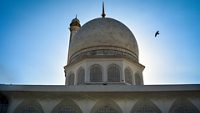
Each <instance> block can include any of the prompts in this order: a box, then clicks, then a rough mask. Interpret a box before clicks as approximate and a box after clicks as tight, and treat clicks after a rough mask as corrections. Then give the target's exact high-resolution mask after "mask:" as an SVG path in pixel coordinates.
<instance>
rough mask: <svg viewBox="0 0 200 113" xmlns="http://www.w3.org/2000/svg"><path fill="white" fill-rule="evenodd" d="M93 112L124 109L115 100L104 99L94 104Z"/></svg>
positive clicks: (109, 112) (116, 112)
mask: <svg viewBox="0 0 200 113" xmlns="http://www.w3.org/2000/svg"><path fill="white" fill-rule="evenodd" d="M91 113H122V110H121V108H120V107H119V105H118V104H117V103H116V102H114V101H113V100H111V99H102V100H100V101H98V102H97V103H96V104H95V105H94V107H93V108H92V110H91Z"/></svg>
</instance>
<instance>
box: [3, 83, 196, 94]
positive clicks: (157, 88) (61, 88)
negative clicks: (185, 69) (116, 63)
mask: <svg viewBox="0 0 200 113" xmlns="http://www.w3.org/2000/svg"><path fill="white" fill-rule="evenodd" d="M1 91H3V92H173V91H176V92H178V91H180V92H181V91H200V84H178V85H141V86H139V85H135V86H133V85H132V86H131V85H78V86H66V85H6V84H0V92H1Z"/></svg>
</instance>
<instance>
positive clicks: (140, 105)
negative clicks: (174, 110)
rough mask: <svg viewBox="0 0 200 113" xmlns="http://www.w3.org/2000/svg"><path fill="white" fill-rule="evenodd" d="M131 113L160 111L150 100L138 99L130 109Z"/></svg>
mask: <svg viewBox="0 0 200 113" xmlns="http://www.w3.org/2000/svg"><path fill="white" fill-rule="evenodd" d="M131 113H162V112H161V110H160V109H159V108H158V107H157V106H156V105H155V104H154V103H153V102H151V101H150V100H148V99H142V100H139V101H138V102H137V103H136V104H135V105H134V107H133V108H132V110H131Z"/></svg>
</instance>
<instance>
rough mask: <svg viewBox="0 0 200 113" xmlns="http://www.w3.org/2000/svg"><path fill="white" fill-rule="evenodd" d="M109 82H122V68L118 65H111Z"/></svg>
mask: <svg viewBox="0 0 200 113" xmlns="http://www.w3.org/2000/svg"><path fill="white" fill-rule="evenodd" d="M107 73H108V82H120V67H119V66H118V65H116V64H111V65H110V66H109V67H108V70H107Z"/></svg>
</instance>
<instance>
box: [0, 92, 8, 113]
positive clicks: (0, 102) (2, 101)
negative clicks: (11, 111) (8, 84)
mask: <svg viewBox="0 0 200 113" xmlns="http://www.w3.org/2000/svg"><path fill="white" fill-rule="evenodd" d="M7 110H8V100H7V98H6V97H5V96H4V95H1V94H0V113H7Z"/></svg>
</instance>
